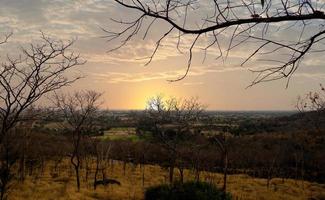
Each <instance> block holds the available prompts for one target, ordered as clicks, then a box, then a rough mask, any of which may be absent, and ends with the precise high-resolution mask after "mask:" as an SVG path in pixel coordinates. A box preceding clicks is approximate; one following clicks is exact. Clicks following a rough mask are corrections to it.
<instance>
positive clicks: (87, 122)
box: [53, 90, 102, 191]
mask: <svg viewBox="0 0 325 200" xmlns="http://www.w3.org/2000/svg"><path fill="white" fill-rule="evenodd" d="M101 95H102V94H101V93H98V92H95V91H91V90H90V91H80V92H75V93H73V94H56V95H55V96H54V98H53V99H54V100H53V102H54V105H55V106H56V108H57V109H59V110H60V111H61V112H62V114H63V116H64V119H65V121H64V122H63V124H62V125H63V127H64V128H65V129H66V131H67V134H68V138H69V139H70V140H71V143H72V147H73V148H72V153H71V155H70V161H71V164H72V165H73V167H74V169H75V173H76V183H77V188H78V191H80V164H81V158H82V155H81V149H82V142H83V140H84V139H85V138H86V136H87V135H89V134H90V133H91V131H92V129H93V128H94V125H95V118H96V115H97V114H98V109H99V106H100V104H101V102H100V101H99V100H100V97H101Z"/></svg>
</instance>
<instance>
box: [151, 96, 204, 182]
mask: <svg viewBox="0 0 325 200" xmlns="http://www.w3.org/2000/svg"><path fill="white" fill-rule="evenodd" d="M203 112H204V106H203V105H202V104H201V103H199V101H198V99H197V98H190V99H176V98H174V97H172V98H169V99H166V100H165V99H164V98H163V97H162V96H157V97H154V98H152V99H150V100H149V101H148V104H147V109H146V114H147V117H148V118H146V120H149V121H151V122H152V123H153V124H152V127H151V129H152V130H151V131H152V133H153V135H154V138H155V139H157V140H158V142H159V143H161V145H162V147H163V148H164V149H166V150H167V152H168V156H169V158H168V167H169V182H170V183H173V176H174V168H175V167H177V165H178V166H179V170H180V174H181V181H182V180H183V168H184V166H183V164H184V162H183V161H182V156H181V155H180V154H181V149H180V148H179V146H180V145H181V144H182V143H184V142H186V141H189V140H191V138H193V136H195V132H194V131H193V130H194V128H195V126H196V125H197V124H196V123H198V121H199V119H200V117H201V116H202V113H203Z"/></svg>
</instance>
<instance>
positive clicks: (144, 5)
mask: <svg viewBox="0 0 325 200" xmlns="http://www.w3.org/2000/svg"><path fill="white" fill-rule="evenodd" d="M114 1H115V2H116V3H117V4H118V5H120V6H121V7H124V8H125V9H129V10H131V11H134V13H137V15H136V17H133V16H132V18H131V19H127V17H126V16H125V17H124V18H125V19H121V20H115V19H113V21H114V22H116V23H118V24H120V26H121V30H119V31H114V30H105V29H104V31H106V33H107V36H106V37H107V39H108V41H112V40H117V39H119V40H120V44H119V45H118V46H117V47H116V48H113V49H112V50H116V49H119V48H120V47H122V46H124V45H125V44H127V43H128V42H129V41H130V40H132V39H134V38H135V37H136V36H137V35H140V34H141V36H142V37H143V38H147V37H148V35H149V34H150V31H151V29H153V27H155V25H156V24H159V29H160V30H161V37H159V38H158V39H157V40H156V45H155V47H154V49H153V52H152V54H151V55H150V56H149V57H148V63H150V62H151V61H152V59H153V58H154V56H155V54H156V53H157V51H158V49H159V48H160V47H162V46H163V42H164V40H166V39H167V38H176V42H175V43H174V44H175V48H177V49H178V50H179V51H180V52H181V53H183V50H182V45H181V44H182V41H183V40H184V41H185V40H188V39H189V37H190V38H191V40H190V41H191V42H190V44H189V45H187V46H186V47H185V48H186V49H187V50H188V65H187V69H186V71H185V73H184V75H183V76H181V77H179V78H177V79H175V80H171V81H177V80H181V79H183V78H184V77H186V75H187V74H188V72H189V69H190V66H191V62H192V58H193V53H194V49H195V48H196V47H197V48H199V49H201V50H202V52H203V53H204V54H205V55H206V54H207V52H208V51H209V50H211V52H212V53H213V54H218V55H217V56H216V57H217V59H222V60H223V61H225V60H226V59H227V57H228V55H229V52H230V51H231V50H234V48H237V47H240V46H243V45H244V47H245V48H249V47H251V49H250V51H248V50H247V49H245V51H246V52H247V51H248V52H250V53H248V54H247V55H246V58H244V60H243V62H242V63H241V65H244V64H246V63H247V62H248V61H251V60H253V58H254V57H256V58H257V59H259V60H260V61H262V62H261V64H262V65H264V67H262V68H255V69H251V70H252V71H253V72H255V73H257V76H256V78H255V79H254V80H253V81H252V84H251V85H254V84H256V83H259V82H266V81H272V80H277V79H282V78H288V79H287V80H288V81H289V80H290V78H291V76H292V75H293V74H294V72H295V71H296V70H297V69H298V67H299V65H300V64H301V62H302V61H303V58H304V57H305V56H307V55H308V54H312V53H317V52H322V51H323V49H324V43H323V42H322V41H323V40H324V38H325V37H324V35H325V29H324V27H325V26H324V25H325V23H324V19H325V15H324V6H325V4H324V3H323V2H322V1H310V0H302V1H294V0H267V1H265V0H261V1H260V0H257V1H254V0H252V1H247V0H241V1H231V0H220V1H217V0H213V1H197V0H185V1H181V0H162V1H161V0H152V1H147V0H114ZM285 32H287V34H288V32H289V33H290V39H288V38H285V37H284V35H283V34H285ZM277 35H281V38H279V37H277ZM225 36H226V37H225ZM200 40H205V41H206V42H205V43H202V41H200ZM225 41H227V42H225ZM185 42H186V41H185ZM215 52H217V53H215ZM258 55H261V56H262V58H259V56H258ZM148 63H147V64H148Z"/></svg>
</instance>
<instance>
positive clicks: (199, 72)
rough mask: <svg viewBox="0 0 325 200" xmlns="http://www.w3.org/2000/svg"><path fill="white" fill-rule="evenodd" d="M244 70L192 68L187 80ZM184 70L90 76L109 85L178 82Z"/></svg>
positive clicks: (206, 67) (91, 74)
mask: <svg viewBox="0 0 325 200" xmlns="http://www.w3.org/2000/svg"><path fill="white" fill-rule="evenodd" d="M238 70H243V68H234V67H229V66H228V67H222V68H217V67H215V66H192V69H191V71H190V72H189V74H188V76H187V78H189V77H194V76H204V75H207V74H211V73H224V72H232V71H238ZM184 73H185V69H184V70H174V71H163V72H144V73H130V72H125V73H124V72H106V73H90V76H91V77H93V78H94V79H95V80H97V81H104V82H107V83H114V84H116V83H136V82H143V81H152V80H165V81H168V80H176V79H178V78H179V77H182V76H183V75H184ZM199 84H203V82H185V83H183V85H199Z"/></svg>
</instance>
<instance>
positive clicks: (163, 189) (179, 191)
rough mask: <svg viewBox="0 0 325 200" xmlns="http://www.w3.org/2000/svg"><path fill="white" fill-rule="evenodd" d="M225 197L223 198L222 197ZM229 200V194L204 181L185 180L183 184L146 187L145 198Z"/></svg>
mask: <svg viewBox="0 0 325 200" xmlns="http://www.w3.org/2000/svg"><path fill="white" fill-rule="evenodd" d="M224 197H225V198H224ZM224 199H226V200H230V199H231V195H230V194H228V193H227V194H224V192H223V191H221V190H220V189H218V188H217V187H215V186H214V185H211V184H209V183H205V182H186V183H184V184H181V183H174V184H173V185H166V184H163V185H159V186H154V187H151V188H148V189H147V191H146V193H145V200H224Z"/></svg>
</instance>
